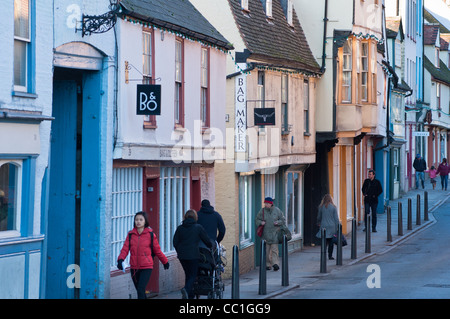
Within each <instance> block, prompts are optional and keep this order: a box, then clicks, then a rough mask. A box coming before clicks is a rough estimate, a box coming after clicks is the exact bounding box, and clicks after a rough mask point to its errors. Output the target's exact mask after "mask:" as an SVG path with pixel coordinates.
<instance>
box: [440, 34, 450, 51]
mask: <svg viewBox="0 0 450 319" xmlns="http://www.w3.org/2000/svg"><path fill="white" fill-rule="evenodd" d="M440 40H441V51H444V50H447V51H448V50H449V49H450V48H449V43H450V33H441V38H440Z"/></svg>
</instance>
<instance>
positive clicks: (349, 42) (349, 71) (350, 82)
mask: <svg viewBox="0 0 450 319" xmlns="http://www.w3.org/2000/svg"><path fill="white" fill-rule="evenodd" d="M353 42H354V41H353V39H352V38H349V39H347V41H346V43H347V47H348V48H349V49H350V51H349V52H345V47H346V45H345V44H344V45H343V46H342V49H341V50H340V55H341V56H342V59H341V61H342V63H340V67H341V72H340V79H341V81H340V90H339V92H340V102H341V103H342V104H351V103H352V101H353V99H352V96H353V94H352V90H353V71H354V70H353V69H354V68H353ZM346 56H347V60H348V62H349V65H348V66H349V68H345V67H346V63H345V61H346ZM345 72H346V73H347V74H349V75H350V78H349V80H348V81H347V83H348V84H344V83H345V82H344V80H345V76H344V74H345ZM344 87H346V88H347V90H348V94H347V96H344ZM345 97H349V98H350V99H348V100H347V99H345Z"/></svg>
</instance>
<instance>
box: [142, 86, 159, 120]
mask: <svg viewBox="0 0 450 319" xmlns="http://www.w3.org/2000/svg"><path fill="white" fill-rule="evenodd" d="M136 92H137V93H136V114H137V115H161V85H156V84H138V85H137V90H136Z"/></svg>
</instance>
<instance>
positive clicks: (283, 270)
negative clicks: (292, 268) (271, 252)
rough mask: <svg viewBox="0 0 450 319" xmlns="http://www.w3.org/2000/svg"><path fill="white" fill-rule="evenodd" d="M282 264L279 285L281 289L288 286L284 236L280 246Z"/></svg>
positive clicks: (286, 253) (286, 244)
mask: <svg viewBox="0 0 450 319" xmlns="http://www.w3.org/2000/svg"><path fill="white" fill-rule="evenodd" d="M281 251H282V258H283V261H282V264H281V285H282V286H283V287H286V286H289V267H288V265H289V263H288V241H287V237H286V235H284V236H283V243H282V245H281Z"/></svg>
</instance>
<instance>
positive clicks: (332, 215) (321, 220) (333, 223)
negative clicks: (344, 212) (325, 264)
mask: <svg viewBox="0 0 450 319" xmlns="http://www.w3.org/2000/svg"><path fill="white" fill-rule="evenodd" d="M339 223H340V222H339V217H338V214H337V209H336V206H335V205H334V204H333V198H332V197H331V195H330V194H326V195H325V196H324V197H323V199H322V202H321V203H320V205H319V214H318V215H317V225H318V226H319V227H320V228H325V236H326V238H327V246H328V259H330V260H333V259H334V258H333V243H332V238H333V235H335V234H336V233H337V231H338V228H339ZM317 237H319V238H320V237H322V234H321V231H320V230H319V232H318V233H317Z"/></svg>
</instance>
